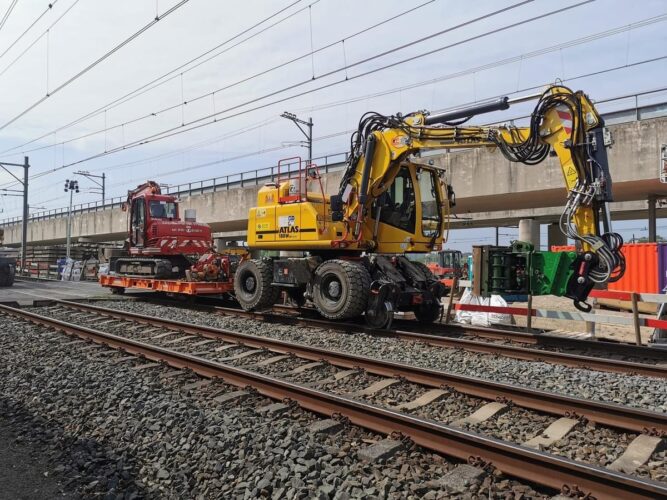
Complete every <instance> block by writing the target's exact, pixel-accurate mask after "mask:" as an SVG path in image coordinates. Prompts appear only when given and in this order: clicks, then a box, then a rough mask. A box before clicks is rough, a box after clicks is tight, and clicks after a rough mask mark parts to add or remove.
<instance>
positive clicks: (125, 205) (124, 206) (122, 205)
mask: <svg viewBox="0 0 667 500" xmlns="http://www.w3.org/2000/svg"><path fill="white" fill-rule="evenodd" d="M120 209H121V210H122V211H123V212H127V203H123V204H121V206H120Z"/></svg>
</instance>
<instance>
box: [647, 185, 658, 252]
mask: <svg viewBox="0 0 667 500" xmlns="http://www.w3.org/2000/svg"><path fill="white" fill-rule="evenodd" d="M655 205H656V200H655V196H653V195H651V196H649V197H648V241H649V242H650V243H655V241H656V236H657V235H656V233H657V225H656V219H657V217H656V211H655Z"/></svg>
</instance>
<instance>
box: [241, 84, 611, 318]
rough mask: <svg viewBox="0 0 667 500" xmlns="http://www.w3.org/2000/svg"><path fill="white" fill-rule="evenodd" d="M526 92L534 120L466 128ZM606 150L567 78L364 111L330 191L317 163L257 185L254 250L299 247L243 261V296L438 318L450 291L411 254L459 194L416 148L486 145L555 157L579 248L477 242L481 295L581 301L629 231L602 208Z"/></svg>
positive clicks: (248, 302)
mask: <svg viewBox="0 0 667 500" xmlns="http://www.w3.org/2000/svg"><path fill="white" fill-rule="evenodd" d="M526 100H536V101H537V104H536V106H535V110H534V111H533V113H532V115H531V117H530V122H529V124H528V126H525V127H516V126H514V125H513V124H507V125H500V126H474V125H466V122H467V121H468V120H469V119H470V118H472V117H473V116H475V115H478V114H481V113H487V112H491V111H498V110H505V109H507V108H509V107H510V106H511V105H512V104H513V103H517V102H522V101H526ZM609 146H611V137H610V135H609V133H608V131H607V129H606V128H605V127H604V122H603V120H602V118H601V117H600V115H599V114H598V112H597V111H596V109H595V107H594V105H593V103H592V102H591V101H590V100H589V99H588V97H587V96H586V95H585V94H584V93H583V92H580V91H579V92H573V91H572V90H570V89H569V88H567V87H565V86H563V85H553V86H550V87H548V88H547V89H546V90H545V91H544V92H543V93H540V94H536V95H532V96H527V97H522V98H518V99H509V98H506V97H505V98H501V99H498V100H496V101H492V102H488V103H483V104H478V105H475V106H472V107H468V108H463V109H459V110H455V111H453V112H447V113H442V114H429V113H428V112H426V111H418V112H415V113H410V114H408V115H401V114H397V115H393V116H385V115H381V114H379V113H374V112H370V113H366V114H364V115H363V116H362V117H361V120H360V121H359V127H358V129H357V131H356V132H355V133H354V134H353V135H352V137H351V149H350V154H349V156H348V162H347V168H346V169H345V171H344V172H343V176H342V179H341V182H340V187H339V189H338V192H337V193H336V194H333V195H331V196H327V195H325V193H324V189H323V187H322V186H323V183H322V181H321V179H320V176H319V173H318V171H317V168H316V166H314V165H308V164H306V165H303V164H301V163H299V168H298V169H297V175H296V177H292V178H289V176H288V177H287V178H279V179H278V180H277V181H276V182H275V183H271V184H268V185H267V186H264V187H263V188H262V189H260V191H259V193H258V203H257V207H255V208H252V209H251V210H250V214H249V224H248V245H249V247H250V248H251V249H256V250H278V251H298V252H303V253H304V254H305V255H304V256H303V257H298V258H297V257H292V258H278V259H273V260H270V261H266V262H265V261H261V260H251V261H247V262H245V263H244V264H242V266H241V267H240V268H239V273H238V274H237V279H236V281H235V289H236V295H237V299H239V302H240V303H241V305H242V306H243V307H245V308H246V309H257V308H261V307H264V306H266V305H270V304H271V303H272V301H273V300H275V297H277V292H278V291H280V289H285V291H288V293H289V295H290V296H292V297H293V298H295V300H297V301H302V300H312V301H313V302H314V303H315V306H316V307H317V308H318V310H319V311H320V312H321V313H322V314H323V315H324V316H326V317H328V318H331V319H348V318H352V317H355V316H357V315H359V314H362V313H364V314H365V316H366V319H367V321H369V322H370V324H371V325H372V326H382V325H384V326H386V324H387V323H388V322H390V321H391V316H392V314H393V311H394V310H403V311H413V312H414V313H415V315H416V316H417V318H418V319H420V321H424V322H430V321H433V320H434V319H435V318H436V317H437V316H438V315H439V311H440V297H441V296H442V294H443V292H444V290H443V289H442V287H441V286H439V285H440V284H439V282H438V281H437V280H436V279H435V277H434V276H433V275H432V273H431V272H430V271H429V270H428V268H426V266H424V265H423V264H421V263H419V262H412V261H410V260H408V259H407V258H406V256H405V255H404V254H409V253H427V252H433V251H438V250H440V249H441V248H442V244H443V241H445V238H444V234H445V232H446V231H445V229H446V225H447V221H448V219H449V218H450V213H451V210H452V208H453V207H454V205H455V196H454V191H453V189H452V187H451V186H450V185H449V184H448V183H447V182H446V179H445V172H444V171H443V170H442V169H440V168H438V167H436V166H433V165H431V164H429V162H427V161H424V160H423V159H421V158H420V156H421V153H423V152H428V151H436V150H451V149H471V148H492V149H494V150H497V151H499V152H500V153H501V154H502V155H503V156H504V157H505V158H507V159H508V160H510V161H512V162H519V163H523V164H526V165H535V164H538V163H540V162H542V161H543V160H544V159H545V158H547V156H548V155H549V154H554V155H556V156H557V157H558V159H559V161H560V166H561V169H562V172H563V178H564V182H565V187H566V197H565V200H566V203H565V207H564V210H563V214H562V217H561V219H560V225H561V229H562V231H563V233H564V234H565V235H566V236H567V237H568V238H571V239H573V240H575V241H576V242H577V243H578V244H579V246H580V247H581V250H582V252H581V253H574V252H571V253H566V254H557V255H551V254H550V253H548V252H539V251H536V250H535V249H534V248H532V246H530V244H525V243H517V244H515V245H513V246H512V247H509V248H504V247H485V248H482V249H480V250H476V251H475V252H474V254H475V256H476V259H475V263H474V265H473V268H474V269H473V273H474V279H475V280H476V289H477V291H478V292H479V293H481V294H483V295H488V294H491V293H512V294H514V293H532V294H544V293H553V294H557V295H565V296H568V297H571V298H572V299H573V300H574V301H575V305H576V306H577V307H580V308H582V309H586V308H587V307H588V306H587V304H585V300H586V298H587V296H588V293H589V292H590V290H591V288H592V287H593V286H594V284H595V283H604V282H607V281H613V280H615V279H618V278H620V276H621V275H622V273H623V270H624V262H623V257H622V254H621V252H620V248H621V245H622V239H621V238H620V236H619V235H617V234H616V233H613V232H611V222H610V220H609V211H608V208H607V203H608V202H609V201H611V199H612V197H611V187H612V185H611V177H610V174H609V167H608V163H607V153H606V148H608V147H609ZM475 273H476V274H475Z"/></svg>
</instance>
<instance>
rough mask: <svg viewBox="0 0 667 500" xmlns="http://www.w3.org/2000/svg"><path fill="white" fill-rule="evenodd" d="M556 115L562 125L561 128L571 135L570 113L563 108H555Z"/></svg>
mask: <svg viewBox="0 0 667 500" xmlns="http://www.w3.org/2000/svg"><path fill="white" fill-rule="evenodd" d="M556 113H558V118H560V119H561V121H562V123H563V128H564V129H565V132H567V133H568V134H571V133H572V113H570V110H569V109H567V107H565V106H557V107H556Z"/></svg>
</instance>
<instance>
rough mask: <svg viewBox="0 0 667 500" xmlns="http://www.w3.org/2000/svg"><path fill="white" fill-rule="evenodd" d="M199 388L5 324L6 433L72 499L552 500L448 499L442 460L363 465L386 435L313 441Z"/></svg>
mask: <svg viewBox="0 0 667 500" xmlns="http://www.w3.org/2000/svg"><path fill="white" fill-rule="evenodd" d="M160 314H163V315H165V314H166V313H160ZM150 365H152V366H150ZM146 366H148V367H147V368H142V369H137V368H138V367H146ZM200 380H201V379H199V378H198V377H196V376H195V375H193V374H190V373H187V372H182V371H180V372H179V371H175V370H173V369H172V368H169V367H166V366H160V365H153V364H150V363H147V362H145V361H141V360H138V359H136V358H132V357H130V356H128V355H126V354H123V353H120V352H118V351H111V350H109V349H107V348H104V347H95V346H94V345H91V344H88V343H85V342H82V341H75V340H73V339H72V338H70V337H66V336H64V335H62V334H60V333H55V332H52V331H49V330H48V329H45V328H42V327H36V326H33V325H30V324H28V323H25V322H22V321H17V320H13V319H8V318H6V317H0V414H2V422H3V425H4V426H5V427H6V430H7V431H9V432H11V434H12V435H14V436H17V437H18V438H19V439H20V441H21V442H22V443H25V444H26V445H30V446H39V448H40V449H41V452H42V457H43V459H44V460H45V463H46V464H47V465H48V467H49V468H50V471H49V473H50V474H51V476H52V477H54V480H55V481H57V482H59V484H60V483H61V484H62V485H63V489H64V490H65V491H66V492H67V493H68V494H71V495H72V496H73V497H85V498H104V499H132V498H238V499H245V498H323V499H326V498H334V497H335V498H337V499H345V498H361V497H377V498H428V499H434V498H479V497H482V498H489V497H495V498H519V497H520V498H546V497H548V495H542V494H537V493H535V492H534V491H533V490H532V489H531V488H530V487H529V486H526V485H522V484H519V483H517V482H515V481H510V480H507V479H506V478H502V477H497V476H496V475H494V474H485V475H483V476H482V478H480V480H479V481H474V482H472V483H471V484H470V485H469V486H468V487H467V490H466V491H464V492H463V493H451V492H448V491H447V490H446V489H445V487H444V486H443V485H442V484H441V483H439V480H440V479H441V478H443V477H444V476H445V475H446V474H447V473H448V472H450V471H451V470H452V469H453V468H454V467H455V465H454V464H451V463H449V462H447V461H446V460H444V459H443V458H442V457H440V456H439V455H435V454H432V453H429V452H426V451H424V450H422V449H420V448H417V447H414V446H411V445H410V444H409V443H408V444H406V446H405V447H404V448H403V449H402V450H400V451H399V452H397V454H395V455H394V456H393V457H391V458H389V459H387V460H386V461H380V462H377V463H368V462H364V461H362V460H360V459H359V457H358V452H359V451H360V450H361V449H363V448H365V447H367V446H371V445H373V444H374V443H377V442H378V441H381V440H382V439H384V436H380V435H376V434H373V433H369V432H365V431H363V430H361V429H359V428H357V427H354V426H351V427H345V428H344V429H343V431H341V432H339V433H337V434H333V435H331V434H327V433H320V434H315V433H313V432H311V431H310V430H309V427H310V426H311V424H312V423H313V422H314V421H317V420H319V417H317V416H315V415H314V414H311V413H309V412H305V411H302V410H300V409H299V408H296V407H293V406H290V407H289V408H288V409H287V410H286V411H282V412H276V413H275V414H269V413H268V412H263V411H262V407H266V406H268V405H270V404H273V403H275V401H271V400H268V399H267V398H264V397H261V396H259V395H256V394H254V395H251V396H250V397H246V398H244V399H241V400H239V399H235V400H232V401H230V402H229V403H226V404H223V403H218V402H216V401H215V398H216V397H218V396H220V395H223V394H227V393H229V392H233V391H238V390H239V389H238V388H237V387H231V386H228V385H226V384H224V383H222V382H220V381H213V382H211V383H207V384H203V385H202V386H201V387H196V386H195V385H194V384H196V383H198V382H199V381H200ZM40 470H41V469H40ZM490 488H491V490H492V492H491V493H490V491H489V489H490ZM521 495H523V496H521Z"/></svg>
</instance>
